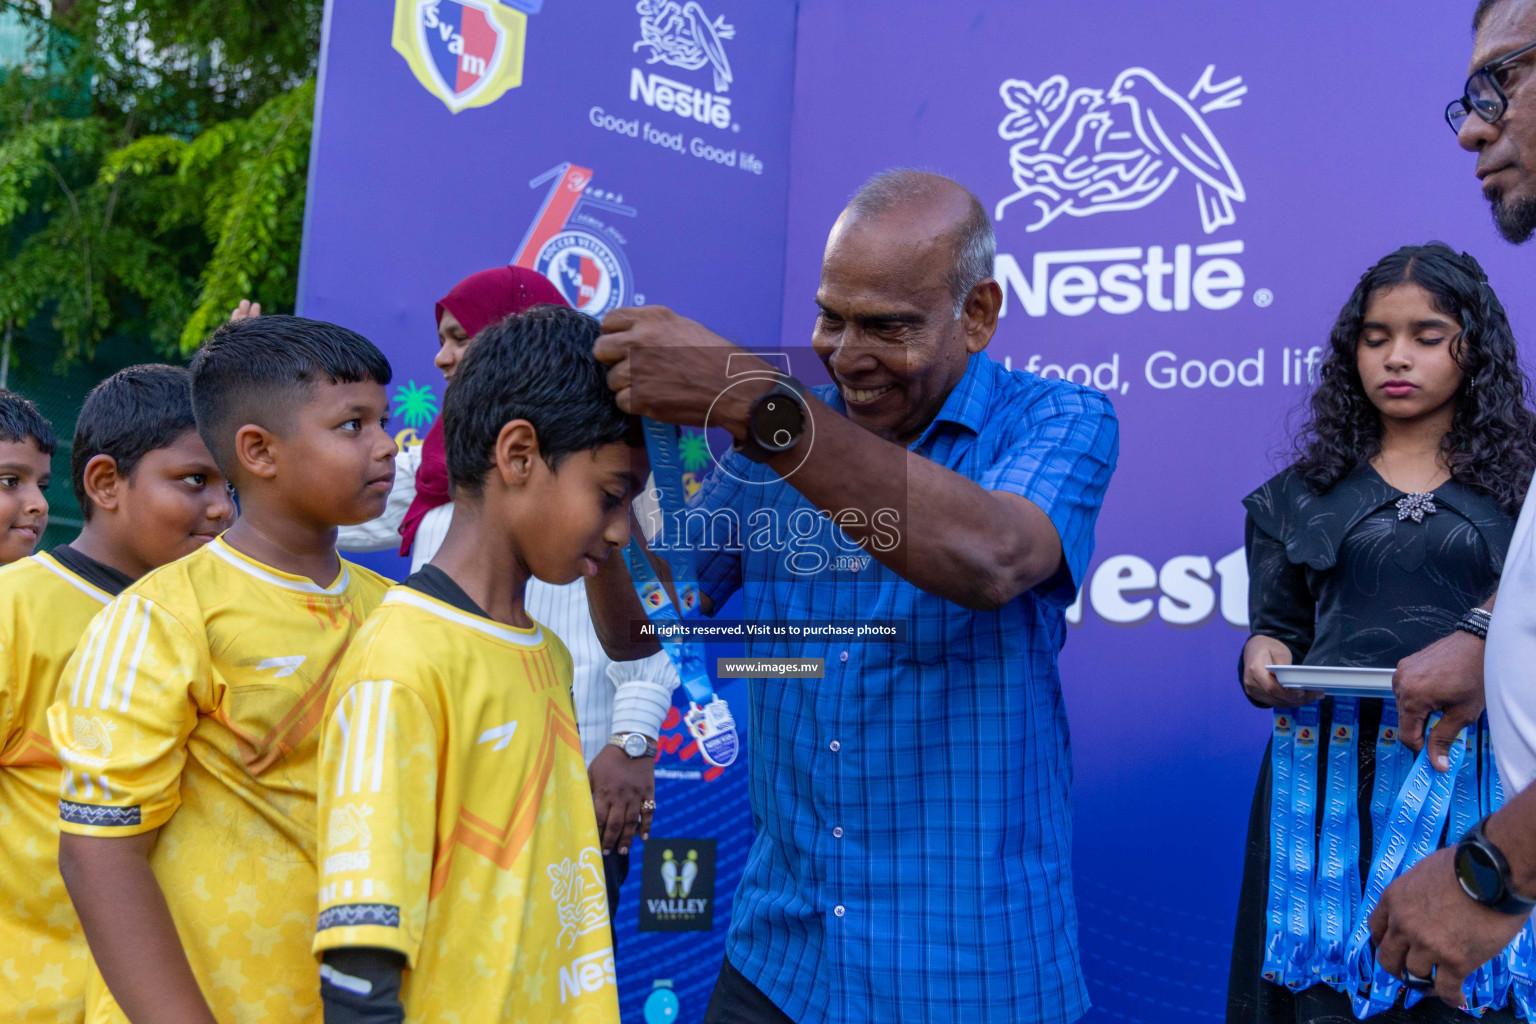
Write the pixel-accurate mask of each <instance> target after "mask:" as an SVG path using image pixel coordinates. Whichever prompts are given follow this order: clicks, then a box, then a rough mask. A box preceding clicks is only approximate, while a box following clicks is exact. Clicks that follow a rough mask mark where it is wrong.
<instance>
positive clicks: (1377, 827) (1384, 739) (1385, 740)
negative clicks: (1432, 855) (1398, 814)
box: [1371, 700, 1413, 862]
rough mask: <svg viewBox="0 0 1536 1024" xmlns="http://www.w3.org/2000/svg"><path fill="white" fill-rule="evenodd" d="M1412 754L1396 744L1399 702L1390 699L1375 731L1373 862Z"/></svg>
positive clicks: (1372, 788) (1372, 805)
mask: <svg viewBox="0 0 1536 1024" xmlns="http://www.w3.org/2000/svg"><path fill="white" fill-rule="evenodd" d="M1412 766H1413V755H1412V754H1411V753H1409V751H1408V748H1407V747H1405V746H1403V745H1402V744H1401V743H1399V742H1398V741H1397V703H1396V702H1395V701H1391V700H1387V701H1384V702H1383V703H1382V707H1381V725H1380V726H1379V727H1378V728H1377V730H1376V779H1375V781H1374V783H1372V786H1371V860H1372V862H1374V861H1375V860H1376V855H1377V854H1378V853H1379V852H1380V851H1381V839H1382V837H1383V836H1385V835H1386V834H1387V815H1388V814H1389V813H1391V810H1392V801H1393V800H1394V799H1395V798H1396V797H1397V794H1398V793H1399V792H1400V791H1401V790H1402V788H1403V780H1404V777H1405V776H1406V775H1407V772H1408V769H1409V768H1411V767H1412Z"/></svg>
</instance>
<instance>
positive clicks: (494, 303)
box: [400, 267, 570, 555]
mask: <svg viewBox="0 0 1536 1024" xmlns="http://www.w3.org/2000/svg"><path fill="white" fill-rule="evenodd" d="M545 303H551V304H553V305H556V306H569V305H570V303H569V302H566V301H565V296H564V295H561V294H560V290H559V289H558V288H556V287H555V286H554V285H553V284H551V283H550V280H549V278H547V277H545V276H544V275H543V274H540V273H537V272H536V271H532V270H528V269H527V268H525V267H492V268H491V269H490V270H482V271H480V272H479V273H478V274H470V275H469V276H468V277H466V278H465V279H464V280H462V281H460V282H459V283H458V284H456V285H454V286H453V290H452V291H450V292H449V293H448V294H447V295H444V296H443V297H442V298H441V299H439V300H438V303H437V310H436V321H437V323H439V324H441V323H442V322H443V311H444V310H447V311H448V312H450V313H452V314H453V317H454V319H455V320H457V321H458V322H459V323H460V324H461V325H462V326H463V328H464V333H465V334H467V335H469V336H470V337H471V338H473V337H474V336H475V335H477V334H479V333H480V332H481V331H482V330H484V329H485V328H486V327H489V326H490V325H491V324H493V323H495V322H496V321H498V320H500V319H501V318H502V317H504V316H507V315H509V314H512V313H521V312H523V311H524V310H526V309H528V308H529V307H530V306H539V305H543V304H545ZM448 500H449V494H448V458H447V456H446V454H445V453H444V451H443V417H441V416H439V417H438V418H437V420H436V421H435V422H433V424H432V429H431V430H429V431H427V436H426V437H425V438H424V439H423V440H422V442H421V467H420V468H419V469H417V470H416V498H415V500H414V501H412V502H411V507H410V509H409V510H407V511H406V513H405V520H404V521H403V522H402V523H401V524H400V536H401V537H402V538H403V543H402V544H401V545H400V553H401V554H402V555H409V554H410V553H411V545H413V544H415V543H416V531H417V530H419V529H420V528H421V519H422V517H423V516H425V515H426V514H427V513H428V512H430V511H432V510H433V509H434V508H437V507H438V506H439V505H446V504H448Z"/></svg>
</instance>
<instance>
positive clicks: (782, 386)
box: [731, 376, 810, 463]
mask: <svg viewBox="0 0 1536 1024" xmlns="http://www.w3.org/2000/svg"><path fill="white" fill-rule="evenodd" d="M775 396H782V397H784V398H788V399H791V400H792V401H794V403H795V404H796V405H798V406H799V407H800V432H799V433H797V434H796V435H795V438H794V440H793V441H791V442H790V443H789V445H788V446H786V447H784V448H768V447H766V446H764V445H763V444H762V443H761V442H759V441H758V439H757V438H756V437H755V436H754V435H753V432H752V427H753V424H752V420H753V418H754V417H755V416H756V415H757V410H758V409H759V408H761V407H762V405H763V403H764V402H767V401H768V400H769V399H770V398H773V397H775ZM809 415H810V413H809V411H808V410H807V409H806V407H805V394H804V392H803V391H802V390H801V388H800V384H799V382H798V381H796V380H795V379H794V378H793V377H785V376H780V377H778V378H777V383H776V384H774V386H773V387H771V388H769V389H768V390H767V391H764V392H763V393H762V394H761V395H758V396H757V398H756V399H754V400H753V402H752V410H751V412H749V413H748V414H747V433H746V436H745V437H743V438H742V439H741V440H739V441H735V442H734V443H733V444H732V445H731V448H732V450H734V451H735V452H736V453H737V454H739V455H741V456H743V457H745V458H747V459H749V460H751V461H752V462H759V463H762V462H767V461H768V460H769V459H771V458H773V457H774V456H775V455H780V454H783V453H784V452H787V451H789V450H790V449H791V448H793V447H794V446H795V445H796V444H798V443H799V441H800V438H801V437H802V436H804V434H805V419H806V417H807V416H809Z"/></svg>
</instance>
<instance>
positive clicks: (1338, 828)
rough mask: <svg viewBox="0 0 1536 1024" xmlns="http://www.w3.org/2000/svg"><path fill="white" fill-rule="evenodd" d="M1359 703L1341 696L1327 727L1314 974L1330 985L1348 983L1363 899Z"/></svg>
mask: <svg viewBox="0 0 1536 1024" xmlns="http://www.w3.org/2000/svg"><path fill="white" fill-rule="evenodd" d="M1359 722H1360V702H1359V701H1358V700H1357V699H1356V698H1353V697H1339V698H1336V699H1335V700H1334V704H1333V721H1332V722H1331V724H1330V725H1329V727H1328V769H1327V773H1326V782H1325V785H1324V790H1323V824H1322V836H1321V839H1320V841H1319V844H1318V851H1317V853H1318V869H1317V908H1316V913H1315V920H1316V926H1317V938H1316V955H1315V958H1314V960H1313V972H1314V973H1315V974H1316V976H1317V977H1318V978H1319V979H1320V980H1321V981H1322V982H1323V983H1324V984H1326V985H1328V986H1330V987H1331V988H1333V989H1334V990H1336V991H1339V992H1343V991H1344V990H1345V988H1346V987H1347V982H1346V975H1345V970H1344V951H1345V945H1346V943H1347V942H1348V939H1349V933H1350V931H1351V930H1352V925H1353V924H1354V919H1355V917H1354V913H1355V908H1356V906H1357V905H1358V904H1359V902H1360V896H1359V892H1360V819H1359V800H1358V797H1357V796H1356V789H1357V786H1358V780H1359V759H1358V757H1357V753H1356V744H1357V741H1358V736H1359Z"/></svg>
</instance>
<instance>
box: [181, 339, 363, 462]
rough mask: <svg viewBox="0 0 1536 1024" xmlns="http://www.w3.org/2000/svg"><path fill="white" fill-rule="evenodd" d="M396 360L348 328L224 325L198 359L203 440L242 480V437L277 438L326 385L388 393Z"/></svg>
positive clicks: (195, 373) (196, 397) (196, 389)
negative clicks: (256, 431) (255, 432)
mask: <svg viewBox="0 0 1536 1024" xmlns="http://www.w3.org/2000/svg"><path fill="white" fill-rule="evenodd" d="M389 379H390V369H389V360H388V359H385V358H384V353H382V352H380V351H379V350H378V348H376V347H375V346H374V344H373V342H371V341H369V340H368V339H367V338H365V337H363V336H362V335H361V334H358V333H357V332H356V331H349V330H347V329H346V328H345V327H338V326H336V325H335V324H330V323H326V322H325V321H323V320H308V319H305V318H304V317H299V316H256V317H251V318H250V319H248V320H239V321H233V322H230V323H226V324H224V325H223V326H222V327H220V328H219V329H218V330H217V331H214V332H213V337H211V338H209V339H208V340H207V341H206V342H204V343H203V347H202V348H200V349H198V351H197V355H196V356H194V357H193V358H192V410H193V412H194V414H195V415H196V417H197V432H198V433H199V434H201V435H202V438H203V443H204V444H206V445H207V446H208V451H209V452H210V453H211V454H212V455H213V460H214V461H215V462H217V463H218V465H219V468H220V469H222V470H223V471H224V475H225V476H227V477H229V478H230V479H231V480H233V479H235V471H236V470H238V469H239V460H238V459H237V458H236V457H235V447H234V442H235V431H236V430H238V429H239V428H240V427H242V426H244V425H245V424H247V423H260V424H261V425H263V426H265V427H267V428H268V429H271V430H278V429H281V428H282V425H283V418H284V417H286V416H288V415H289V414H291V413H292V411H293V409H294V408H295V407H296V406H298V405H300V404H302V402H303V401H304V400H305V399H307V398H308V397H309V395H310V392H311V391H312V390H313V389H314V387H315V386H316V385H317V384H319V383H320V382H321V381H329V382H330V383H332V384H357V383H360V382H362V381H370V380H371V381H376V382H378V383H379V384H385V385H387V384H388V383H389Z"/></svg>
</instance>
